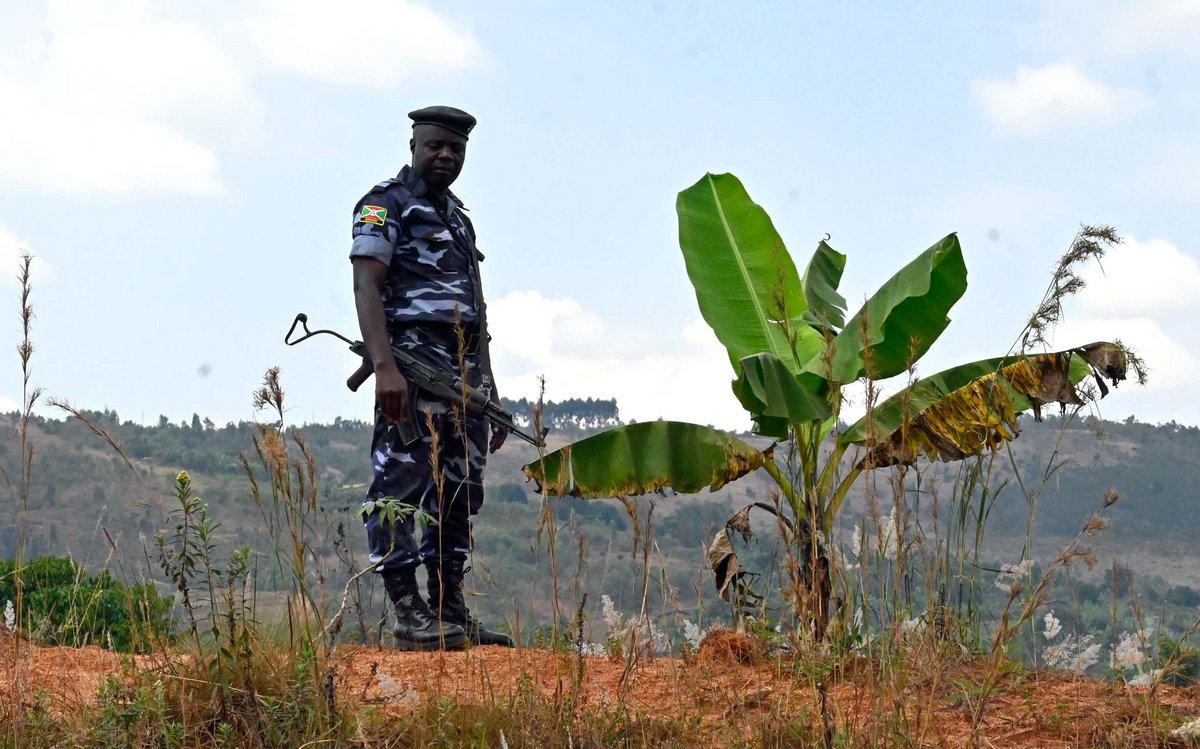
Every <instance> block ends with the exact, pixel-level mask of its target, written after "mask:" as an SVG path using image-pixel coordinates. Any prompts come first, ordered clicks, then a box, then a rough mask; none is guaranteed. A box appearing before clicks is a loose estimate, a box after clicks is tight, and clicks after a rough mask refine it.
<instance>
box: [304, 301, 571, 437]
mask: <svg viewBox="0 0 1200 749" xmlns="http://www.w3.org/2000/svg"><path fill="white" fill-rule="evenodd" d="M297 325H299V326H300V327H301V328H302V329H303V330H304V335H302V336H300V337H298V338H296V339H295V340H292V336H293V335H294V334H295V333H296V326H297ZM322 333H325V334H328V335H331V336H334V337H335V338H338V339H340V340H342V341H344V342H345V343H347V344H349V345H350V350H351V351H352V352H354V353H355V354H358V355H359V356H361V357H362V360H363V361H362V364H361V365H359V367H358V369H357V370H355V371H354V374H352V375H350V378H349V379H348V380H346V387H348V388H350V390H351V391H357V390H358V388H359V386H360V385H362V384H363V383H364V382H366V381H367V379H368V378H369V377H370V376H371V375H372V374H374V373H375V365H374V364H373V363H372V362H371V356H370V354H368V353H367V346H366V344H365V343H363V342H362V341H352V340H350V339H349V338H347V337H346V336H344V335H342V334H341V333H338V332H336V331H333V330H309V329H308V315H306V314H304V313H303V312H301V313H300V314H298V315H296V319H295V320H293V321H292V327H290V328H288V332H287V335H285V336H284V337H283V342H284V343H286V344H287V345H289V346H295V345H296V344H297V343H301V342H302V341H307V340H308V339H309V338H312V337H313V336H315V335H320V334H322ZM392 356H394V357H396V366H398V367H399V368H400V373H401V374H403V375H404V378H405V379H406V380H408V382H409V383H410V384H412V385H415V386H416V387H418V388H420V389H421V390H423V391H425V392H426V393H428V394H429V395H431V396H433V397H435V398H440V399H442V400H446V401H450V402H452V403H454V402H457V403H462V404H463V406H464V407H465V409H466V412H467V413H468V414H469V415H471V416H482V417H483V418H485V419H487V420H488V421H490V422H491V423H492V424H494V425H496V426H498V427H501V428H503V429H506V430H508V431H509V432H511V433H513V434H514V435H516V436H517V437H520V438H521V439H523V440H525V441H526V442H528V443H529V444H531V445H533V446H534V447H545V446H546V443H545V441H544V438H545V436H546V432H547V431H548V430H546V429H543V430H542V433H541V434H540V435H538V436H534V435H532V434H529V433H528V432H525V431H524V430H522V429H521V428H520V427H519V426H517V423H516V421H515V420H514V419H513V415H512V414H511V413H509V412H508V411H507V410H506V409H505V408H504V407H503V406H501V405H500V404H499V403H497V402H496V401H494V400H492V399H491V398H489V397H488V396H487V395H486V394H484V393H483V392H482V391H481V390H479V389H478V388H473V387H471V386H470V385H468V384H466V383H465V382H463V379H462V377H460V376H458V375H456V374H451V373H450V372H446V371H445V370H442V369H439V368H437V367H434V366H431V365H429V364H428V363H426V362H424V361H422V360H421V359H419V358H418V357H416V356H413V355H412V354H411V353H409V352H407V351H404V350H403V349H400V348H398V347H396V346H392ZM400 435H401V438H402V439H403V440H404V443H405V444H408V443H410V442H412V441H413V440H415V439H417V438H418V437H419V436H420V434H419V432H418V431H417V429H416V424H415V423H414V420H413V419H411V418H410V419H409V420H408V421H407V422H404V421H402V422H400Z"/></svg>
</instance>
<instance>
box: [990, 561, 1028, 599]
mask: <svg viewBox="0 0 1200 749" xmlns="http://www.w3.org/2000/svg"><path fill="white" fill-rule="evenodd" d="M1032 569H1033V560H1032V559H1026V560H1025V561H1023V562H1021V563H1020V564H1002V565H1000V574H999V575H997V576H996V582H995V586H996V587H997V588H999V589H1000V590H1002V591H1004V592H1005V593H1006V594H1008V595H1010V596H1011V595H1012V594H1013V591H1015V590H1018V588H1017V584H1018V583H1019V582H1020V581H1021V580H1022V579H1023V578H1025V577H1027V576H1028V575H1029V572H1030V571H1031V570H1032Z"/></svg>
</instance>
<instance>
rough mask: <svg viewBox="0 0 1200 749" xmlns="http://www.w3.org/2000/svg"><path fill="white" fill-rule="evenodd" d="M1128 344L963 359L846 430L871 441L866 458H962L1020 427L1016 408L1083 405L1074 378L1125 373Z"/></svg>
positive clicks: (887, 461) (871, 461) (846, 436)
mask: <svg viewBox="0 0 1200 749" xmlns="http://www.w3.org/2000/svg"><path fill="white" fill-rule="evenodd" d="M1125 372H1126V358H1125V354H1124V350H1123V349H1122V348H1121V347H1120V346H1118V345H1117V344H1114V343H1107V342H1103V341H1101V342H1098V343H1092V344H1089V345H1087V346H1083V347H1080V348H1077V349H1069V350H1066V351H1057V352H1051V353H1045V354H1033V355H1028V356H1014V357H1007V358H998V359H985V360H982V361H977V362H972V363H970V364H963V365H960V366H957V367H953V368H951V369H947V370H945V371H943V372H939V373H937V374H935V375H932V376H930V377H927V378H925V379H922V380H919V381H917V382H916V383H914V384H912V385H910V386H909V387H907V388H906V389H904V390H903V391H901V392H900V393H897V394H896V395H894V396H892V397H891V398H889V399H887V400H886V401H884V402H883V403H882V404H880V405H879V406H878V407H877V408H875V409H873V411H872V412H871V413H869V414H867V416H865V417H863V418H862V419H860V420H859V421H858V422H857V423H855V424H854V425H852V426H851V427H850V428H849V429H847V430H846V431H845V432H844V433H843V434H842V435H841V436H840V437H839V442H840V443H841V444H843V445H848V444H863V445H866V446H867V447H868V450H869V452H868V456H867V458H866V460H865V464H866V465H870V466H881V465H893V464H896V463H911V462H913V461H914V460H916V458H917V457H918V456H920V455H924V456H926V457H928V458H930V459H935V458H936V459H941V460H944V461H952V460H961V459H962V458H964V457H967V456H969V455H978V454H980V453H981V452H983V451H984V450H988V449H992V450H994V449H996V448H997V447H999V446H1000V445H1001V444H1003V443H1004V442H1005V441H1008V440H1011V439H1014V438H1015V437H1016V435H1017V431H1018V425H1017V420H1016V417H1017V414H1020V413H1022V412H1024V411H1027V410H1029V409H1033V410H1034V411H1035V413H1036V414H1037V415H1038V416H1039V417H1040V415H1041V406H1042V405H1043V404H1046V403H1053V402H1057V403H1063V404H1075V405H1079V404H1082V403H1083V399H1084V397H1085V396H1086V393H1083V392H1081V391H1080V390H1079V389H1078V388H1076V387H1075V386H1076V385H1077V384H1079V382H1081V381H1082V380H1083V379H1084V378H1086V377H1087V376H1088V375H1090V374H1094V375H1095V376H1096V377H1097V379H1098V381H1100V383H1101V386H1102V387H1103V381H1102V380H1099V378H1100V377H1101V376H1104V377H1107V378H1109V379H1110V380H1112V381H1113V382H1114V384H1115V383H1116V382H1117V381H1119V380H1123V379H1125Z"/></svg>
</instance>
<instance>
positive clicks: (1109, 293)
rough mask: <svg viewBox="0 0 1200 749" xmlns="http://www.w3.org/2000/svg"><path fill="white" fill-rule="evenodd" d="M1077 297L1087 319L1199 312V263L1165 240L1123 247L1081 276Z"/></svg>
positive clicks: (1131, 239)
mask: <svg viewBox="0 0 1200 749" xmlns="http://www.w3.org/2000/svg"><path fill="white" fill-rule="evenodd" d="M1083 279H1084V280H1085V281H1086V282H1087V286H1086V287H1085V288H1084V289H1083V291H1081V292H1080V293H1079V295H1078V297H1077V302H1078V304H1079V306H1080V307H1081V309H1082V310H1083V311H1084V313H1086V314H1092V315H1095V314H1110V315H1116V314H1123V313H1124V314H1143V315H1144V314H1149V313H1153V312H1166V311H1173V310H1185V309H1193V310H1194V309H1200V295H1198V292H1200V262H1197V260H1196V258H1195V257H1194V256H1192V255H1189V254H1187V253H1185V252H1183V251H1181V250H1180V249H1179V248H1178V247H1176V246H1175V245H1173V244H1171V243H1170V242H1168V241H1167V240H1165V239H1152V240H1150V241H1148V242H1139V241H1138V240H1137V239H1135V238H1134V237H1125V242H1124V243H1122V244H1120V245H1117V246H1116V247H1113V248H1112V249H1110V250H1109V251H1108V252H1107V253H1106V254H1105V256H1104V260H1103V262H1102V264H1093V265H1091V266H1090V267H1088V268H1087V269H1086V270H1085V272H1084V273H1083Z"/></svg>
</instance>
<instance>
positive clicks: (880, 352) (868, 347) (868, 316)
mask: <svg viewBox="0 0 1200 749" xmlns="http://www.w3.org/2000/svg"><path fill="white" fill-rule="evenodd" d="M966 289H967V266H966V263H964V262H963V256H962V248H961V247H960V246H959V244H958V237H957V236H956V235H954V234H951V235H949V236H947V237H945V238H944V239H942V240H941V241H940V242H938V243H937V244H935V245H933V246H932V247H930V248H929V249H928V250H926V251H925V252H922V253H921V254H920V255H918V256H917V258H916V259H915V260H913V261H912V262H911V263H909V264H908V265H906V266H904V267H903V268H901V269H900V272H898V273H897V274H896V275H894V276H892V277H891V278H890V279H889V280H888V281H887V282H886V283H885V284H884V285H883V286H881V287H880V288H879V290H878V291H876V292H875V294H874V295H873V296H872V297H871V298H870V299H868V300H867V303H866V304H865V305H863V307H862V309H860V310H859V311H858V312H857V313H855V315H854V317H852V318H851V319H850V321H849V322H848V323H846V325H845V327H844V328H842V331H841V332H840V333H839V334H838V335H837V337H836V338H834V340H833V343H832V345H833V349H834V350H833V356H832V357H824V356H815V357H813V358H812V359H811V360H809V361H808V362H807V363H806V364H805V365H804V369H805V371H808V372H813V373H815V374H818V375H822V376H825V377H828V378H829V379H831V380H833V381H834V382H836V383H839V384H845V383H848V382H853V381H854V380H856V379H858V378H859V377H862V376H863V375H864V374H865V375H867V376H869V377H871V378H872V379H876V380H882V379H886V378H888V377H892V376H895V375H898V374H900V373H901V372H903V371H904V370H905V369H907V368H908V367H909V365H910V364H912V363H914V362H916V360H917V359H920V358H921V357H922V356H924V354H925V352H926V351H928V350H929V347H930V346H931V345H933V342H934V341H936V340H937V338H938V336H940V335H941V334H942V331H943V330H945V329H946V326H947V325H949V324H950V318H949V317H947V316H946V315H947V313H948V312H949V311H950V308H951V307H953V306H954V304H955V303H956V302H957V301H958V300H959V298H960V297H962V295H963V292H964V291H966ZM827 359H828V361H827Z"/></svg>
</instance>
